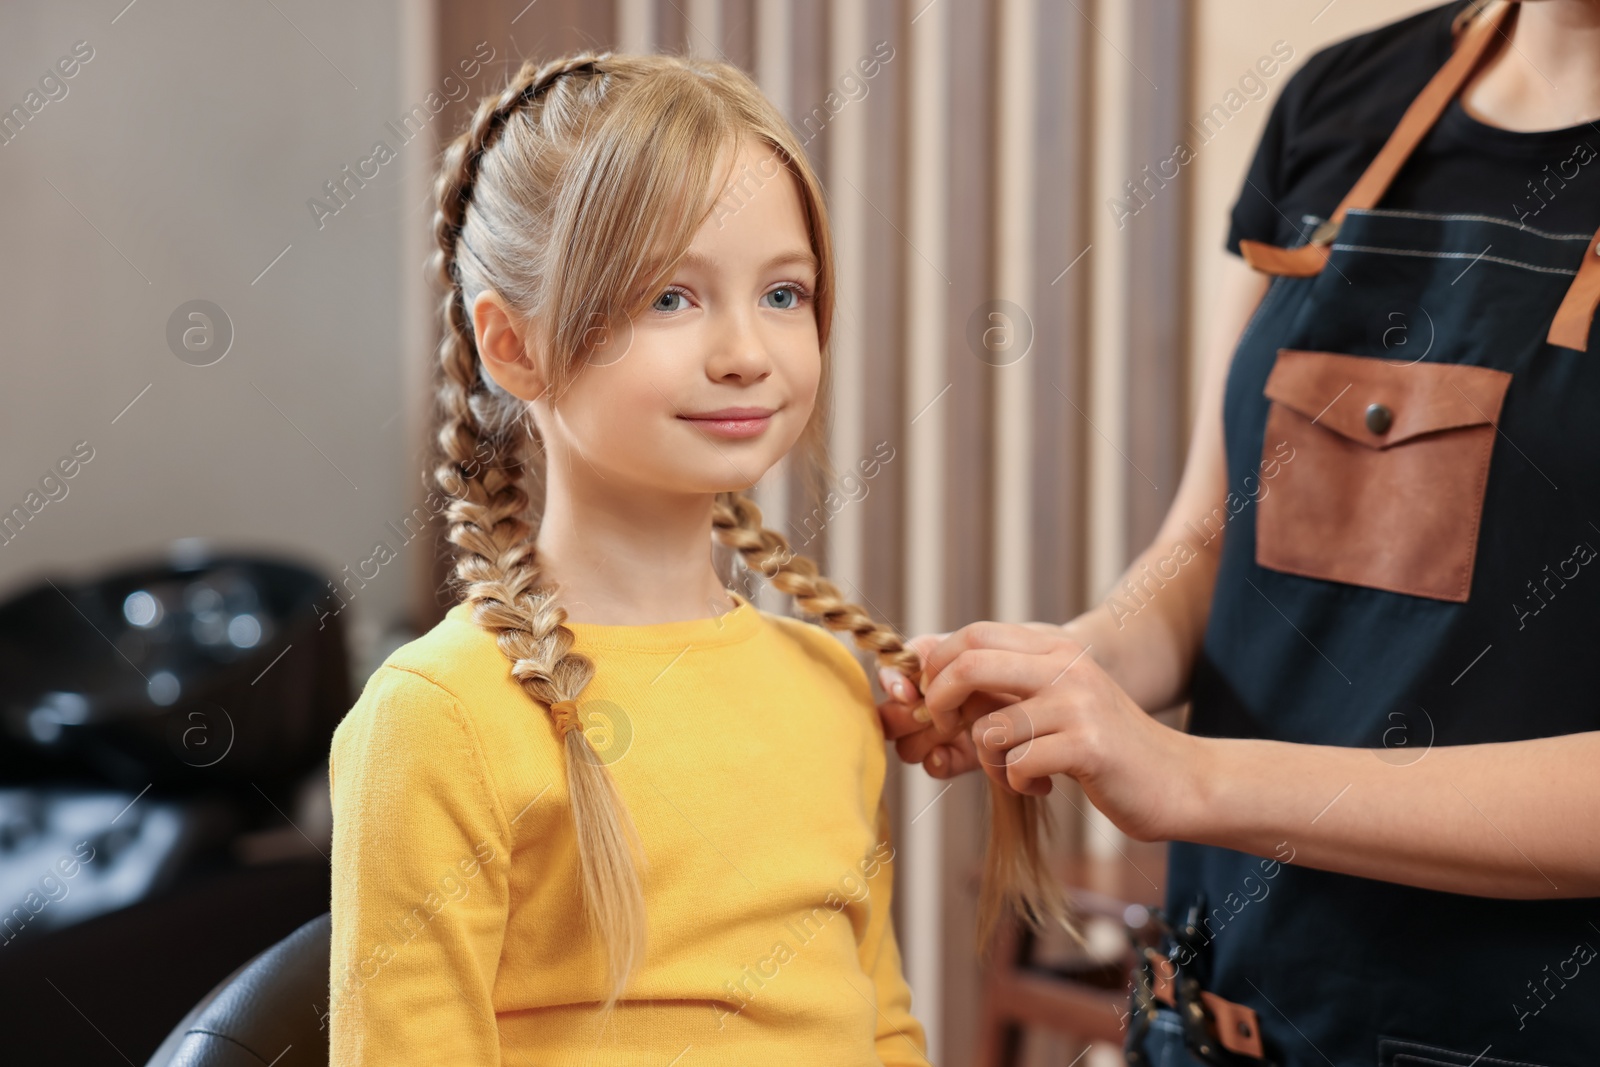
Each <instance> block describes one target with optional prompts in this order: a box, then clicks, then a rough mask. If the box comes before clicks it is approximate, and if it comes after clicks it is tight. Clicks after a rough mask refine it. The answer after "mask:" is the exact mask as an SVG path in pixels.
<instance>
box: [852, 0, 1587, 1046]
mask: <svg viewBox="0 0 1600 1067" xmlns="http://www.w3.org/2000/svg"><path fill="white" fill-rule="evenodd" d="M1597 120H1600V0H1526V2H1523V3H1505V2H1499V3H1492V4H1489V5H1487V6H1484V7H1482V8H1479V7H1478V6H1475V5H1468V4H1465V3H1453V4H1450V5H1447V6H1445V7H1440V8H1437V9H1434V10H1431V11H1427V12H1424V13H1423V14H1420V15H1417V16H1415V17H1413V18H1409V19H1406V20H1404V21H1402V22H1398V23H1395V24H1393V25H1390V26H1386V27H1384V28H1382V29H1379V30H1377V31H1374V32H1372V33H1368V34H1365V35H1364V36H1361V37H1357V38H1355V39H1352V40H1349V41H1345V42H1343V43H1341V44H1337V45H1334V46H1333V47H1331V48H1329V49H1327V50H1326V51H1323V52H1322V53H1320V54H1318V55H1317V56H1315V57H1313V58H1312V59H1311V60H1310V61H1309V62H1307V63H1306V65H1305V67H1304V68H1303V69H1302V70H1300V71H1299V72H1298V73H1297V74H1296V75H1295V76H1294V78H1293V79H1292V80H1291V81H1290V82H1289V84H1288V85H1287V86H1286V87H1285V89H1284V91H1283V95H1282V98H1281V99H1279V100H1278V101H1277V103H1276V105H1275V107H1274V109H1273V112H1272V115H1271V118H1270V120H1269V122H1268V124H1267V127H1266V132H1265V133H1264V135H1263V137H1262V140H1261V144H1260V147H1259V149H1258V151H1257V153H1256V156H1255V160H1254V163H1253V164H1252V166H1251V168H1250V171H1249V175H1248V177H1247V179H1246V181H1245V183H1244V186H1243V188H1242V189H1241V191H1240V194H1239V198H1238V201H1237V203H1236V205H1235V207H1234V210H1233V219H1232V232H1231V234H1230V236H1229V240H1228V248H1229V251H1230V252H1232V253H1234V254H1235V255H1236V256H1237V257H1238V259H1233V258H1232V257H1229V258H1230V263H1229V264H1228V270H1227V271H1226V277H1225V280H1224V281H1223V283H1222V294H1223V296H1222V308H1223V310H1222V313H1221V314H1220V316H1219V317H1220V319H1221V320H1222V327H1221V329H1220V331H1219V336H1218V337H1217V338H1216V341H1217V343H1216V344H1214V345H1213V346H1212V347H1211V350H1210V354H1209V357H1208V360H1207V364H1206V370H1205V372H1204V383H1203V387H1202V390H1201V395H1200V406H1199V411H1198V413H1197V416H1196V420H1195V428H1194V436H1193V439H1192V441H1191V444H1190V449H1189V455H1188V462H1187V466H1186V468H1185V471H1184V475H1183V479H1182V482H1181V485H1180V486H1179V488H1178V491H1177V495H1176V499H1175V500H1174V501H1173V504H1172V508H1171V511H1170V513H1169V514H1168V515H1167V517H1166V520H1165V522H1164V525H1163V526H1162V528H1161V530H1160V532H1159V533H1158V534H1157V536H1156V538H1155V540H1154V541H1153V542H1152V543H1151V544H1150V545H1149V546H1148V547H1147V548H1146V549H1145V550H1144V551H1143V553H1141V554H1140V555H1139V556H1138V557H1137V558H1135V559H1134V561H1133V562H1132V564H1131V565H1130V566H1129V569H1128V572H1127V573H1126V574H1125V575H1124V576H1123V579H1122V580H1119V582H1118V583H1117V587H1118V590H1119V592H1118V595H1117V596H1116V597H1115V598H1114V599H1113V600H1110V601H1108V602H1107V603H1104V604H1101V605H1100V606H1098V607H1096V608H1094V609H1092V610H1090V611H1087V612H1085V613H1084V614H1082V615H1080V616H1078V617H1077V618H1075V619H1072V620H1071V621H1069V622H1067V623H1065V624H1063V625H1046V624H1032V625H1005V624H1000V623H992V622H982V623H975V624H973V625H970V626H967V627H965V628H963V629H960V630H957V631H955V632H954V633H951V634H948V635H929V636H927V637H924V638H919V639H918V648H919V651H921V652H922V653H923V657H924V666H925V669H924V672H923V676H922V678H921V679H917V680H913V681H917V682H919V683H920V685H921V687H922V694H923V698H922V700H921V701H919V700H918V698H917V694H916V692H915V691H913V690H911V689H910V687H909V686H908V685H907V684H906V683H905V682H903V681H899V680H898V676H895V675H890V676H889V677H888V678H887V679H886V681H887V683H888V685H887V686H886V688H887V689H888V690H889V692H890V693H891V694H896V692H897V690H898V694H897V695H898V697H899V699H895V696H891V699H890V701H889V702H888V703H886V704H885V705H883V707H882V709H881V711H882V713H883V716H884V719H885V722H886V724H887V727H888V732H889V733H890V735H891V736H893V737H897V738H898V739H899V740H898V747H899V750H900V754H901V756H902V757H903V758H905V759H907V760H910V761H916V762H921V763H922V764H923V765H924V766H925V767H926V768H927V769H928V770H929V772H930V773H932V774H933V775H934V776H936V777H950V776H952V775H955V774H959V773H962V772H965V771H969V770H972V769H974V768H977V767H979V766H980V765H981V766H983V767H984V769H985V770H986V771H987V772H988V773H990V774H991V776H992V777H995V778H996V779H997V780H998V781H1004V782H1005V783H1007V784H1009V785H1010V786H1011V787H1012V788H1014V789H1016V790H1018V791H1022V792H1031V793H1036V794H1044V793H1048V792H1049V790H1050V789H1051V788H1052V787H1053V785H1055V784H1056V782H1055V780H1054V778H1053V776H1054V775H1065V776H1067V777H1069V778H1071V779H1074V780H1076V782H1077V783H1078V785H1079V786H1081V787H1082V789H1083V791H1084V793H1085V794H1086V795H1087V796H1088V798H1089V799H1090V800H1091V801H1092V802H1093V803H1094V804H1095V805H1096V806H1097V807H1098V808H1099V809H1100V810H1101V811H1103V812H1104V813H1105V814H1106V815H1107V816H1109V817H1110V818H1111V820H1112V821H1113V822H1115V823H1116V824H1117V826H1119V827H1120V828H1121V829H1122V830H1123V831H1124V832H1125V833H1127V834H1129V835H1130V836H1132V837H1134V838H1137V839H1140V840H1147V841H1150V840H1160V841H1170V842H1172V844H1171V850H1170V859H1169V865H1168V883H1167V889H1166V901H1165V905H1164V907H1163V909H1162V914H1161V915H1160V916H1159V920H1160V921H1159V923H1158V924H1157V929H1158V931H1159V936H1157V937H1152V938H1151V939H1150V942H1151V943H1150V944H1149V945H1148V950H1147V951H1145V952H1143V953H1142V954H1141V957H1140V959H1141V960H1142V965H1141V966H1140V967H1139V969H1138V970H1137V972H1136V975H1135V983H1134V985H1135V995H1134V1009H1135V1010H1134V1012H1133V1014H1132V1016H1131V1019H1130V1024H1129V1033H1128V1046H1129V1055H1130V1062H1136V1063H1142V1064H1150V1065H1152V1067H1162V1065H1167V1067H1171V1065H1178V1064H1196V1063H1210V1064H1258V1063H1262V1062H1268V1063H1273V1064H1280V1065H1334V1067H1346V1065H1356V1064H1361V1065H1368V1064H1376V1065H1381V1067H1399V1065H1402V1064H1404V1065H1410V1067H1444V1065H1455V1067H1467V1065H1469V1064H1476V1065H1481V1067H1510V1065H1516V1067H1554V1065H1557V1064H1566V1065H1571V1064H1593V1063H1597V1062H1600V1013H1597V1010H1596V1008H1595V1005H1596V1004H1597V1003H1600V960H1597V959H1596V947H1597V946H1600V899H1597V898H1600V563H1597V562H1596V550H1597V548H1600V335H1597V333H1596V330H1595V328H1594V319H1595V308H1596V304H1597V302H1600V235H1597V230H1600V161H1596V159H1595V156H1596V149H1597V148H1600V122H1597ZM1241 500H1242V501H1244V504H1243V505H1242V506H1235V504H1236V502H1238V501H1241ZM1208 524H1209V525H1208ZM1219 527H1220V534H1219V535H1217V536H1209V535H1208V534H1207V531H1208V530H1211V531H1216V530H1218V529H1219ZM1152 575H1153V576H1154V577H1152ZM1124 582H1128V583H1130V584H1131V585H1132V587H1134V588H1136V589H1138V590H1140V591H1141V592H1140V600H1141V604H1140V606H1139V607H1138V610H1137V611H1132V610H1128V607H1129V602H1128V601H1127V599H1126V593H1125V592H1122V590H1123V589H1124V588H1125V587H1124ZM1185 701H1187V702H1189V705H1190V713H1189V720H1188V725H1187V730H1186V731H1179V730H1175V729H1171V728H1168V727H1167V726H1164V725H1162V724H1161V723H1159V722H1157V721H1156V720H1154V719H1152V718H1151V717H1150V715H1148V714H1147V712H1154V711H1159V710H1161V709H1164V708H1169V707H1172V706H1175V705H1178V704H1180V703H1182V702H1185ZM930 717H931V720H932V725H931V726H930V725H927V724H926V723H925V722H924V721H918V720H919V718H924V719H925V718H930ZM1062 784H1067V783H1062ZM1280 861H1281V862H1280ZM1266 879H1270V883H1269V882H1267V881H1266ZM1263 889H1265V891H1263Z"/></svg>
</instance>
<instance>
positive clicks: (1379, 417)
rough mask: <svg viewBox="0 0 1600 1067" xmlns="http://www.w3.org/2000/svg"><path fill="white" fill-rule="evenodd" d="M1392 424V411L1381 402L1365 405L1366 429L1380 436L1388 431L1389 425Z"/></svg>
mask: <svg viewBox="0 0 1600 1067" xmlns="http://www.w3.org/2000/svg"><path fill="white" fill-rule="evenodd" d="M1392 425H1394V412H1392V411H1390V410H1389V409H1388V408H1386V407H1384V406H1383V405H1382V404H1368V405H1367V429H1369V430H1371V431H1372V432H1373V433H1375V434H1378V435H1379V436H1382V435H1383V434H1386V433H1388V432H1389V427H1390V426H1392Z"/></svg>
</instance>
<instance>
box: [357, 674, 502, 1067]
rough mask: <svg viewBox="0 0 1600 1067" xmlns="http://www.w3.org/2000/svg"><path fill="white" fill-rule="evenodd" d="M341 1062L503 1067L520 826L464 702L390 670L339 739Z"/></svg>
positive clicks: (377, 677)
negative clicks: (500, 977)
mask: <svg viewBox="0 0 1600 1067" xmlns="http://www.w3.org/2000/svg"><path fill="white" fill-rule="evenodd" d="M328 768H329V770H328V774H329V786H330V789H331V791H332V795H333V904H332V911H333V915H332V920H333V921H332V925H333V937H332V958H331V961H330V990H331V1003H330V1006H329V1042H330V1058H331V1062H332V1064H333V1065H334V1067H367V1065H388V1064H395V1063H429V1064H441V1065H454V1064H472V1065H476V1067H483V1065H486V1064H498V1063H499V1062H500V1042H499V1030H498V1027H497V1025H496V1020H495V1011H494V1003H493V999H492V994H493V992H494V984H495V975H496V972H497V970H498V967H499V961H500V950H501V945H502V942H503V940H504V937H505V927H506V915H507V901H508V893H507V876H508V871H509V868H510V861H511V850H510V830H509V826H508V824H507V822H506V819H505V813H504V811H503V809H502V808H501V806H500V804H499V801H498V798H497V796H496V794H495V791H494V789H493V787H492V785H491V782H490V779H489V776H488V770H487V767H486V766H485V764H484V760H483V751H482V748H481V746H479V745H478V744H477V741H476V737H475V734H474V731H473V728H472V724H471V721H470V720H469V719H468V717H467V715H466V713H465V712H464V710H463V709H462V707H461V705H460V704H459V703H458V702H457V700H456V699H455V697H454V696H453V695H452V694H450V693H449V692H448V691H446V690H444V689H443V688H441V687H439V686H438V685H436V684H435V683H433V682H432V681H430V680H428V679H427V678H424V677H423V676H421V675H419V674H416V673H413V672H411V671H408V670H405V669H402V668H397V667H392V666H386V667H383V668H380V669H379V670H378V672H377V673H376V674H374V675H373V677H372V679H371V680H370V681H369V682H368V683H367V686H366V688H365V690H364V691H363V692H362V694H361V698H360V699H359V700H358V701H357V702H356V705H355V707H354V708H352V709H351V711H350V713H349V714H348V715H346V716H345V718H344V720H343V721H342V722H341V723H340V724H339V727H338V729H337V730H336V731H335V733H334V738H333V745H332V750H331V752H330V755H329V763H328Z"/></svg>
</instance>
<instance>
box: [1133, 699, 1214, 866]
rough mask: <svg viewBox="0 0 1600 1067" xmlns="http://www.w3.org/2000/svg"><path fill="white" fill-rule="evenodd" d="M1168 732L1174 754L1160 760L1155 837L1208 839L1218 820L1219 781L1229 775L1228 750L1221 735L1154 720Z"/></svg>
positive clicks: (1160, 838) (1156, 838) (1165, 839)
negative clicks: (1198, 732)
mask: <svg viewBox="0 0 1600 1067" xmlns="http://www.w3.org/2000/svg"><path fill="white" fill-rule="evenodd" d="M1153 725H1156V726H1157V728H1158V729H1160V730H1162V731H1163V732H1164V733H1165V734H1166V735H1167V737H1166V739H1167V741H1168V743H1169V746H1170V751H1171V756H1170V757H1169V758H1167V759H1165V760H1162V761H1160V764H1159V769H1158V771H1157V773H1158V774H1160V775H1161V777H1162V778H1163V779H1164V782H1163V783H1161V784H1158V785H1157V790H1158V792H1159V793H1160V795H1161V801H1160V802H1159V803H1158V804H1157V805H1156V807H1157V810H1158V811H1159V812H1160V814H1159V816H1158V818H1157V819H1156V821H1155V824H1154V825H1153V826H1152V827H1151V829H1152V830H1153V831H1154V832H1153V833H1152V834H1151V835H1150V836H1149V838H1148V840H1152V841H1197V842H1198V841H1207V840H1211V839H1214V838H1215V837H1216V835H1217V831H1218V829H1219V827H1218V825H1217V823H1218V819H1219V812H1218V808H1217V797H1218V792H1217V788H1216V787H1217V784H1218V783H1219V782H1221V781H1224V780H1225V779H1226V777H1227V775H1228V771H1227V769H1226V766H1225V764H1226V763H1227V758H1228V751H1227V747H1226V744H1225V743H1219V739H1218V738H1214V737H1196V736H1195V735H1193V734H1189V733H1185V732H1183V731H1182V730H1178V729H1174V728H1173V727H1170V726H1165V725H1161V724H1159V723H1153Z"/></svg>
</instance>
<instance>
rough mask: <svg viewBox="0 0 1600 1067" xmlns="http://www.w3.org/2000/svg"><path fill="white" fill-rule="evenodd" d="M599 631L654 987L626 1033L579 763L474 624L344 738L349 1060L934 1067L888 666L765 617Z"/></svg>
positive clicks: (595, 654)
mask: <svg viewBox="0 0 1600 1067" xmlns="http://www.w3.org/2000/svg"><path fill="white" fill-rule="evenodd" d="M572 630H573V632H574V633H575V634H576V635H577V648H578V650H579V651H582V652H584V653H586V654H587V655H589V656H590V657H591V658H592V659H593V660H594V661H595V664H596V666H597V674H596V677H595V679H594V680H593V681H592V682H591V683H590V684H589V686H588V688H587V689H585V691H584V693H583V695H582V697H581V698H580V699H579V701H578V706H579V710H580V713H581V714H582V717H583V720H584V722H585V723H586V725H587V726H588V730H589V737H590V738H591V740H592V741H593V742H594V743H595V745H596V748H597V749H599V750H600V751H601V753H602V758H604V759H605V760H607V762H608V763H609V765H610V770H611V773H612V775H613V776H614V778H615V780H616V782H617V786H618V789H619V790H620V792H621V794H622V796H623V799H624V801H625V803H626V804H627V807H628V810H629V812H630V813H631V814H632V816H633V820H634V823H635V825H636V826H637V827H638V830H639V836H640V838H641V841H642V843H643V848H644V853H645V868H644V873H643V879H644V892H645V900H646V907H647V911H648V914H649V933H648V950H647V956H646V959H645V962H644V964H643V966H642V968H641V969H640V970H639V971H638V972H636V974H635V976H634V978H633V980H632V982H631V983H630V984H629V986H628V988H627V990H626V992H625V993H624V996H623V1000H622V1001H621V1003H620V1004H619V1005H618V1006H617V1009H616V1011H615V1013H614V1014H613V1015H612V1017H611V1018H610V1019H609V1020H607V1021H605V1023H604V1024H603V1025H602V1022H601V1020H600V1017H599V1016H598V1015H597V1012H596V1003H597V1001H599V1000H601V999H602V997H603V995H604V984H605V980H604V963H603V960H602V956H601V952H600V946H599V945H598V943H597V942H596V940H595V938H594V936H593V935H592V934H591V933H590V932H589V930H588V928H587V926H586V923H585V920H584V913H583V910H582V900H581V896H580V890H579V875H578V861H577V844H576V841H575V838H574V836H573V829H572V814H571V809H570V808H569V807H568V794H567V785H566V776H565V772H564V769H563V762H562V750H561V748H560V746H559V744H558V742H557V740H556V735H555V732H554V730H553V728H552V726H551V723H550V720H549V716H548V714H547V713H546V712H545V710H544V709H543V707H542V706H540V705H539V704H537V703H535V702H534V701H533V700H531V699H530V698H529V697H528V696H527V695H526V694H525V693H524V691H523V690H522V688H521V687H520V686H519V685H517V684H516V683H515V682H514V681H513V680H512V678H511V675H510V663H509V661H508V660H506V658H505V657H504V656H503V655H502V654H501V652H500V650H499V648H498V647H497V646H496V644H495V641H494V639H493V637H492V636H490V635H489V634H488V633H487V632H486V631H484V630H482V629H480V628H479V627H478V626H476V625H475V624H474V623H473V622H472V617H471V612H470V609H469V608H468V607H467V606H466V605H457V606H456V607H455V608H453V609H451V611H450V612H449V614H448V616H447V617H446V618H445V620H444V621H443V622H441V623H440V624H439V625H438V626H437V627H435V628H434V629H433V630H432V631H430V632H429V633H428V634H426V635H425V636H423V637H422V638H420V639H418V640H416V641H413V642H412V643H410V644H408V645H406V646H405V647H404V648H401V649H399V650H398V651H396V652H395V653H394V654H393V655H392V656H390V657H389V659H388V661H387V662H385V664H384V665H383V666H382V667H381V668H379V669H378V671H377V672H376V673H375V674H373V676H372V678H371V679H370V680H369V681H368V682H367V685H366V688H365V689H364V691H363V692H362V694H361V698H360V700H359V701H358V702H357V703H356V705H355V707H354V708H353V709H352V710H351V711H350V713H349V714H348V715H347V716H346V717H345V718H344V720H343V721H342V722H341V723H340V724H339V727H338V730H337V731H336V732H335V734H334V739H333V746H332V752H331V754H330V760H329V780H330V785H331V787H332V789H333V811H334V833H333V905H332V907H333V958H332V967H331V988H332V998H331V1003H330V1005H329V1027H330V1039H331V1042H332V1062H333V1064H334V1065H335V1067H353V1065H358V1064H359V1065H363V1067H366V1065H373V1067H398V1065H402V1064H421V1065H426V1067H450V1065H456V1064H464V1065H474V1067H482V1065H490V1064H504V1065H506V1067H520V1065H525V1064H526V1065H532V1064H537V1065H540V1067H567V1065H569V1064H596V1065H599V1064H607V1065H610V1064H616V1065H630V1067H631V1065H634V1064H638V1065H646V1064H648V1065H651V1067H668V1065H669V1064H670V1065H672V1067H702V1065H705V1067H711V1065H728V1067H757V1065H759V1067H778V1065H783V1064H796V1065H800V1064H803V1065H806V1067H855V1065H877V1064H880V1063H881V1064H884V1065H888V1067H899V1065H911V1064H926V1063H927V1060H926V1059H925V1058H924V1049H925V1043H924V1038H923V1031H922V1027H921V1026H920V1025H919V1024H918V1022H917V1021H916V1019H914V1018H913V1017H912V1015H911V1013H910V1001H911V996H910V992H909V990H908V989H907V987H906V984H905V980H904V978H903V977H902V975H901V970H900V952H899V948H898V946H897V945H896V943H895V937H894V932H893V928H892V927H891V925H890V918H889V903H890V887H891V884H892V882H893V874H892V870H893V863H892V860H893V855H894V850H893V848H892V846H891V845H890V844H889V841H888V836H887V820H886V816H885V813H884V810H883V807H882V804H881V800H882V792H883V778H884V767H885V758H884V743H883V734H882V731H881V728H880V726H879V724H878V720H877V716H876V714H875V712H874V709H873V702H872V696H871V689H870V687H869V685H868V683H867V679H866V675H865V673H864V672H863V671H862V669H861V666H860V665H859V664H858V663H857V662H856V661H855V659H854V658H853V657H852V656H851V655H850V654H849V653H848V652H847V651H846V650H845V649H844V648H843V647H842V646H841V645H840V644H839V643H838V641H836V640H835V639H834V638H833V637H832V636H831V635H830V634H828V633H827V632H826V631H824V630H822V629H821V628H819V627H816V626H812V625H810V624H807V623H802V622H797V621H795V620H792V619H788V618H783V617H780V616H775V615H768V614H765V613H763V612H760V611H758V610H757V609H756V608H755V607H754V606H753V605H752V604H750V603H749V602H748V601H746V600H744V599H743V598H740V599H739V601H738V606H737V607H735V608H734V609H732V610H730V611H728V612H727V613H725V614H723V615H721V616H718V617H716V618H706V619H693V620H688V621H684V622H669V623H660V624H655V625H649V626H599V625H590V624H573V625H572Z"/></svg>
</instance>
